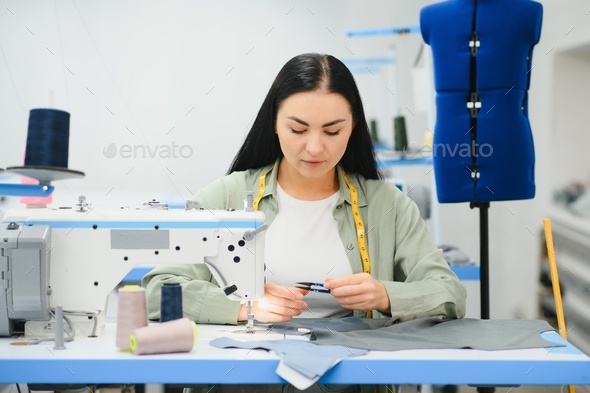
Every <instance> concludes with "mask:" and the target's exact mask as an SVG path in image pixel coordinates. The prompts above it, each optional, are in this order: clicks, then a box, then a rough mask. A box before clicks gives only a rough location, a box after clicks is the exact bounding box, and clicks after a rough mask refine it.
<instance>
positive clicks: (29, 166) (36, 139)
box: [6, 108, 84, 184]
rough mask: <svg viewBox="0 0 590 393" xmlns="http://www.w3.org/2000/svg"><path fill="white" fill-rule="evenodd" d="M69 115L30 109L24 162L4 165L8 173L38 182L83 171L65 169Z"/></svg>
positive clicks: (65, 177)
mask: <svg viewBox="0 0 590 393" xmlns="http://www.w3.org/2000/svg"><path fill="white" fill-rule="evenodd" d="M69 143H70V114H69V113H68V112H66V111H62V110H59V109H43V108H38V109H31V110H30V112H29V127H28V131H27V147H26V151H25V164H24V166H22V167H8V168H6V169H7V171H8V172H10V173H16V174H20V175H23V176H27V177H30V178H32V179H37V180H38V181H39V182H40V183H43V184H46V183H51V182H52V181H54V180H61V179H67V178H72V177H84V173H83V172H79V171H74V170H71V169H68V154H69Z"/></svg>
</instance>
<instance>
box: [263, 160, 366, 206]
mask: <svg viewBox="0 0 590 393" xmlns="http://www.w3.org/2000/svg"><path fill="white" fill-rule="evenodd" d="M281 159H282V157H280V158H278V159H277V160H276V161H275V163H274V164H273V166H272V169H271V168H270V166H269V167H266V168H265V169H264V171H263V172H262V173H265V172H267V171H268V170H269V169H270V172H268V173H267V175H266V187H265V189H264V194H263V196H262V197H263V198H264V197H266V196H268V195H273V196H274V197H275V198H276V195H277V177H278V174H279V164H280V162H281ZM336 170H337V172H338V183H339V185H340V198H339V200H338V204H341V203H342V202H344V201H346V202H348V204H349V205H350V204H351V198H350V189H349V188H348V186H347V185H346V182H345V181H344V176H343V173H344V170H343V169H342V167H341V166H340V165H338V166H336ZM347 176H348V180H349V181H350V183H351V184H352V186H353V187H354V188H356V190H357V194H358V198H359V200H358V204H359V207H365V206H367V198H366V196H365V193H364V187H363V186H362V185H361V184H360V183H359V176H358V175H356V174H350V173H347Z"/></svg>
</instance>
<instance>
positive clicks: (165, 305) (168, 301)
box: [160, 282, 183, 322]
mask: <svg viewBox="0 0 590 393" xmlns="http://www.w3.org/2000/svg"><path fill="white" fill-rule="evenodd" d="M182 316H183V314H182V287H181V286H180V284H179V283H177V282H167V283H164V284H163V285H162V296H161V299H160V322H167V321H173V320H175V319H180V318H182Z"/></svg>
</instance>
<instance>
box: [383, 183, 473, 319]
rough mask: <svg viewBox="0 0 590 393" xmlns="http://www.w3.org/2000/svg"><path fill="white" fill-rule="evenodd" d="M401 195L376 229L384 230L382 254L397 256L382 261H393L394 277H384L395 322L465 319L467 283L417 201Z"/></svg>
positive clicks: (396, 197)
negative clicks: (453, 266)
mask: <svg viewBox="0 0 590 393" xmlns="http://www.w3.org/2000/svg"><path fill="white" fill-rule="evenodd" d="M397 194H398V195H396V196H395V198H394V199H393V201H392V202H391V204H392V205H393V206H394V208H393V210H392V213H393V214H392V217H389V218H387V215H383V214H382V216H383V217H384V219H383V220H381V221H382V222H383V224H381V225H378V226H377V228H376V229H377V230H378V231H381V232H382V233H381V234H380V235H379V239H380V242H381V243H382V244H381V246H380V247H379V248H380V249H381V250H380V255H381V256H382V257H384V258H393V261H392V262H389V261H379V262H378V263H381V264H385V265H389V264H390V263H392V266H391V267H390V269H391V270H392V274H393V277H392V279H385V280H381V282H382V283H383V284H384V286H385V289H386V291H387V293H388V296H389V300H390V304H391V306H390V313H391V318H392V319H393V320H394V321H395V320H398V321H407V320H410V319H415V318H422V317H442V318H462V317H463V316H464V315H465V298H466V290H465V288H464V286H463V285H462V284H461V282H460V281H459V279H458V278H457V276H456V275H455V273H454V272H453V271H452V270H451V268H450V267H449V266H448V264H447V262H446V261H445V260H444V258H443V255H442V250H440V249H438V247H436V245H435V244H434V241H433V240H432V238H431V236H430V234H429V233H428V231H427V229H426V225H425V223H424V220H423V219H422V217H421V216H420V212H419V209H418V207H417V206H416V204H415V203H414V202H413V201H412V200H411V199H409V198H408V197H406V196H405V195H403V194H401V193H397ZM391 225H393V228H391V227H390V226H391ZM391 246H393V250H391ZM384 249H385V250H384ZM382 268H383V267H381V269H382ZM391 270H390V272H391Z"/></svg>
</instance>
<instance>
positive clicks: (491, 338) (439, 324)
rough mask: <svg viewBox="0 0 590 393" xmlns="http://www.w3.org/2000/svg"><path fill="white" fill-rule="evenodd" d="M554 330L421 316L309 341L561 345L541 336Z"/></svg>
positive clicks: (395, 345) (526, 323)
mask: <svg viewBox="0 0 590 393" xmlns="http://www.w3.org/2000/svg"><path fill="white" fill-rule="evenodd" d="M546 331H555V329H554V328H553V327H551V325H549V323H547V322H546V321H541V320H508V319H506V320H494V319H471V318H463V319H438V318H419V319H415V320H411V321H407V322H403V323H398V324H394V325H391V326H387V327H382V328H379V329H375V330H371V331H370V332H367V331H365V330H359V331H354V332H334V331H330V330H328V329H314V330H313V332H312V333H311V337H310V340H312V341H313V342H315V343H316V344H320V345H345V346H346V347H351V348H364V349H370V350H376V351H397V350H403V349H459V348H470V349H482V350H490V351H491V350H503V349H527V348H543V347H561V346H564V344H557V343H553V342H550V341H547V340H544V339H542V338H541V336H540V334H541V333H542V332H546Z"/></svg>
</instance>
